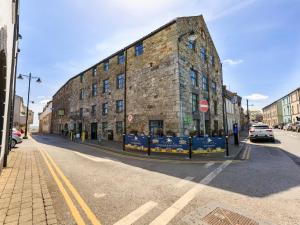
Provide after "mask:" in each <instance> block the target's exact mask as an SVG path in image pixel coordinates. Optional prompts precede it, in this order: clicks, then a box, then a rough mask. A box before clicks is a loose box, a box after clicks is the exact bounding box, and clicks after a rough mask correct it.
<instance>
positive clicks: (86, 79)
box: [52, 16, 224, 141]
mask: <svg viewBox="0 0 300 225" xmlns="http://www.w3.org/2000/svg"><path fill="white" fill-rule="evenodd" d="M222 82H223V78H222V65H221V62H220V58H219V56H218V53H217V50H216V48H215V46H214V43H213V41H212V38H211V36H210V34H209V31H208V29H207V26H206V24H205V21H204V19H203V17H202V16H192V17H181V18H176V19H174V20H172V21H171V22H169V23H167V24H165V25H163V26H162V27H160V28H158V29H157V30H155V31H153V32H151V33H150V34H148V35H146V36H145V37H143V38H141V39H139V40H137V41H135V42H134V43H132V44H130V45H129V46H127V47H125V48H124V49H121V50H119V51H118V52H116V53H114V54H113V55H111V56H109V57H107V58H105V59H103V60H102V61H100V62H99V63H97V64H96V65H94V66H92V67H90V68H88V69H86V70H85V71H83V72H81V73H79V74H78V75H76V76H74V77H72V78H71V79H70V80H69V81H67V83H66V84H65V85H63V86H62V87H61V88H60V89H59V90H58V91H57V92H56V93H55V95H54V96H53V114H52V127H53V132H55V133H62V132H63V131H68V130H73V131H76V132H79V133H81V131H85V132H87V133H88V135H87V136H88V138H89V139H97V138H98V136H101V138H104V139H108V140H116V141H120V140H122V134H123V133H124V132H125V133H130V132H137V133H144V134H154V135H155V134H158V133H163V134H166V133H173V134H176V135H183V134H186V133H189V132H194V131H198V132H199V133H203V132H204V130H205V131H206V133H207V134H212V133H218V132H220V131H222V130H223V129H224V128H223V124H224V123H223V98H222ZM203 99H205V100H208V102H209V111H208V112H207V113H205V114H204V115H203V114H202V113H201V112H200V111H199V101H200V100H203Z"/></svg>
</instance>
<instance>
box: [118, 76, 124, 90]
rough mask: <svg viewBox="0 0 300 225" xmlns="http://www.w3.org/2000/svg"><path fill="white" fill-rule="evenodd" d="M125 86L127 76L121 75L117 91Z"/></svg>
mask: <svg viewBox="0 0 300 225" xmlns="http://www.w3.org/2000/svg"><path fill="white" fill-rule="evenodd" d="M124 86H125V75H124V74H119V75H118V76H117V89H123V88H124Z"/></svg>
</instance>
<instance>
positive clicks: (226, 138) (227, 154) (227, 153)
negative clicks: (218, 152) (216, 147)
mask: <svg viewBox="0 0 300 225" xmlns="http://www.w3.org/2000/svg"><path fill="white" fill-rule="evenodd" d="M225 143H226V156H229V147H228V135H226V137H225Z"/></svg>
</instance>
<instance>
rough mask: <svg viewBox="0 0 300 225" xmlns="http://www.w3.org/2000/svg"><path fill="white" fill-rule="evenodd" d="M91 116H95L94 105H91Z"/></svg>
mask: <svg viewBox="0 0 300 225" xmlns="http://www.w3.org/2000/svg"><path fill="white" fill-rule="evenodd" d="M91 115H92V116H94V115H96V105H92V110H91Z"/></svg>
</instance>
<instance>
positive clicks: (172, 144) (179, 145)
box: [150, 136, 189, 154]
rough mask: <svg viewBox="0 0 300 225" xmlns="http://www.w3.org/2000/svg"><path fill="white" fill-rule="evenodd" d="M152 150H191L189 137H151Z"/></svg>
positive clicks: (174, 151) (179, 151) (176, 151)
mask: <svg viewBox="0 0 300 225" xmlns="http://www.w3.org/2000/svg"><path fill="white" fill-rule="evenodd" d="M150 148H151V152H168V153H184V154H187V153H188V152H189V138H188V137H168V136H167V137H157V138H151V144H150Z"/></svg>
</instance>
